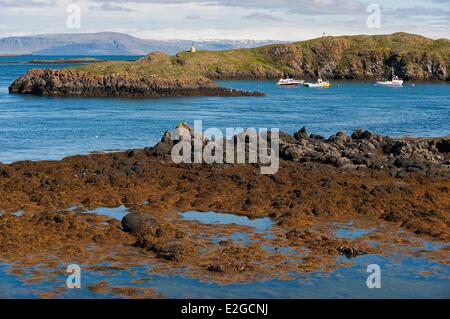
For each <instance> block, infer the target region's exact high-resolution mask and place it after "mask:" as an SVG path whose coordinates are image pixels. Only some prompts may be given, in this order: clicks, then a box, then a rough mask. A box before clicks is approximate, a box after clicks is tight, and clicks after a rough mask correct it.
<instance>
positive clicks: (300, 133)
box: [294, 126, 308, 140]
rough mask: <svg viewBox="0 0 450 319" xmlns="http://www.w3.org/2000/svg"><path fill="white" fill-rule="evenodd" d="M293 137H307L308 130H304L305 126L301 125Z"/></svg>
mask: <svg viewBox="0 0 450 319" xmlns="http://www.w3.org/2000/svg"><path fill="white" fill-rule="evenodd" d="M294 138H295V139H297V140H301V139H307V138H308V131H307V130H306V127H304V126H303V127H302V128H301V129H300V130H299V131H297V132H295V133H294Z"/></svg>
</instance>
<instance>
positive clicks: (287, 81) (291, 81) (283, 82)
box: [277, 78, 305, 86]
mask: <svg viewBox="0 0 450 319" xmlns="http://www.w3.org/2000/svg"><path fill="white" fill-rule="evenodd" d="M303 82H305V81H304V80H294V79H289V78H286V79H280V80H279V81H278V82H277V85H278V86H298V85H300V84H302V83H303Z"/></svg>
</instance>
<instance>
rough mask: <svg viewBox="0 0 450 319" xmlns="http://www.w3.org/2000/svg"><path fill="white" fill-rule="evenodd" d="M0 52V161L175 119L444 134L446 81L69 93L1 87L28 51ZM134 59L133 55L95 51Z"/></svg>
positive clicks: (132, 135)
mask: <svg viewBox="0 0 450 319" xmlns="http://www.w3.org/2000/svg"><path fill="white" fill-rule="evenodd" d="M55 58H60V57H48V56H46V57H38V56H25V57H0V62H11V61H18V62H21V63H13V64H1V63H0V162H14V161H19V160H42V159H61V158H63V157H65V156H69V155H75V154H82V153H88V152H91V151H108V150H124V149H128V148H140V147H145V146H150V145H153V144H154V143H156V142H157V141H158V140H159V139H160V137H161V136H162V133H163V132H164V130H166V129H173V128H174V127H175V125H177V124H178V123H179V122H181V121H184V122H188V123H191V124H192V123H193V121H194V120H202V121H203V127H204V128H208V127H218V128H220V129H225V128H226V127H256V128H258V127H267V128H272V127H276V128H280V129H281V130H283V131H286V132H288V133H293V132H295V131H296V130H298V129H299V128H301V127H302V126H303V125H305V126H306V127H307V128H308V129H309V131H310V132H311V133H316V134H323V135H331V134H333V133H335V132H336V131H338V130H343V131H346V132H347V133H351V132H352V131H353V130H354V129H356V128H359V127H363V128H366V129H370V130H373V131H375V132H377V133H380V134H385V135H393V136H402V135H411V136H423V137H428V136H445V135H448V134H450V125H449V123H450V83H444V82H441V83H423V82H418V83H414V86H412V84H413V83H409V82H407V83H406V84H405V86H404V87H402V88H386V87H380V86H375V85H373V83H372V82H349V81H341V82H338V81H333V83H332V84H333V86H332V87H331V88H328V89H312V88H303V87H297V88H279V87H277V86H276V85H275V82H274V81H221V84H223V85H224V86H228V87H233V88H240V89H246V90H259V91H263V92H265V93H266V94H267V95H266V96H265V97H226V98H224V97H180V98H153V99H127V98H79V97H78V98H77V97H64V98H63V97H36V96H23V95H11V94H8V86H9V85H10V84H11V83H12V82H13V81H14V79H16V78H17V77H19V76H21V75H22V74H24V73H25V72H26V71H27V70H29V69H31V68H45V67H48V68H62V67H66V66H68V65H55V64H52V65H33V64H25V63H23V62H25V61H29V60H31V59H55ZM99 58H111V59H112V58H114V59H125V58H127V59H135V58H136V57H99Z"/></svg>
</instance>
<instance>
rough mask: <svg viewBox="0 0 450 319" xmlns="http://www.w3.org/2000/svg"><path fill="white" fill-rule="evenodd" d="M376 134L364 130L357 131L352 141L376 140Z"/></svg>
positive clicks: (353, 134)
mask: <svg viewBox="0 0 450 319" xmlns="http://www.w3.org/2000/svg"><path fill="white" fill-rule="evenodd" d="M374 136H375V135H374V134H373V133H372V132H370V131H367V130H364V129H362V128H359V129H356V130H355V131H354V132H353V133H352V139H354V140H371V139H373V138H374Z"/></svg>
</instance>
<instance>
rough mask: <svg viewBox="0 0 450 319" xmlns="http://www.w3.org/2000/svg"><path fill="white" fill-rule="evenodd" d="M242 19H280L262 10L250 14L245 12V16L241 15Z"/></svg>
mask: <svg viewBox="0 0 450 319" xmlns="http://www.w3.org/2000/svg"><path fill="white" fill-rule="evenodd" d="M242 19H247V20H256V21H282V19H280V18H277V17H275V16H273V15H271V14H268V13H264V12H252V13H250V14H247V15H246V16H243V17H242Z"/></svg>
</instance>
